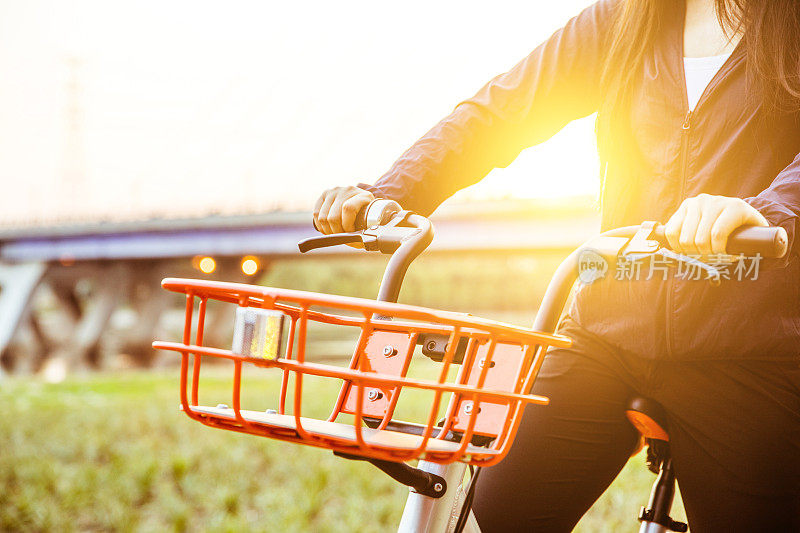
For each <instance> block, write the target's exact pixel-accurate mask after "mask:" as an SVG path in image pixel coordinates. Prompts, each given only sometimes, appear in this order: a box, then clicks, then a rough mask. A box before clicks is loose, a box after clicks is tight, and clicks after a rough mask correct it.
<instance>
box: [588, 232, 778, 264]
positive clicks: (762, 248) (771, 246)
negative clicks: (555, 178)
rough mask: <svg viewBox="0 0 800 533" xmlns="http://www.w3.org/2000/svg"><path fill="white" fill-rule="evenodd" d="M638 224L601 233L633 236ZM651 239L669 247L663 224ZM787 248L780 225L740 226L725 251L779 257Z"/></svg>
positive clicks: (608, 235) (611, 235)
mask: <svg viewBox="0 0 800 533" xmlns="http://www.w3.org/2000/svg"><path fill="white" fill-rule="evenodd" d="M639 228H640V226H627V227H622V228H617V229H613V230H610V231H607V232H605V233H603V235H604V236H606V237H633V236H634V235H635V234H636V232H637V231H638V230H639ZM651 238H652V239H654V240H656V241H658V242H659V243H660V244H661V245H663V246H666V247H667V248H669V241H667V237H666V235H665V226H664V225H663V224H656V225H655V227H654V228H653V234H652V236H651ZM788 248H789V237H788V235H787V233H786V230H785V229H783V228H781V227H763V226H742V227H740V228H737V229H735V230H734V231H733V233H731V235H730V236H729V237H728V244H727V252H728V253H729V254H731V255H739V254H745V255H755V254H760V255H761V256H762V257H764V258H768V259H780V258H781V257H783V256H784V255H786V252H787V250H788Z"/></svg>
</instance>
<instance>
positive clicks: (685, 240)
mask: <svg viewBox="0 0 800 533" xmlns="http://www.w3.org/2000/svg"><path fill="white" fill-rule="evenodd" d="M740 226H769V222H767V219H765V218H764V215H762V214H761V213H760V212H759V211H758V210H757V209H756V208H754V207H753V206H751V205H750V204H748V203H747V202H745V201H744V200H742V199H741V198H730V197H728V196H713V195H711V194H701V195H698V196H695V197H694V198H687V199H686V200H684V201H683V203H682V204H681V206H680V207H679V208H678V210H677V211H676V212H675V214H674V215H672V217H671V218H670V219H669V222H667V225H666V227H665V233H666V236H667V240H668V241H669V245H670V246H671V247H672V249H674V250H675V251H676V252H679V253H682V254H687V255H698V254H699V255H709V254H712V253H713V254H724V253H726V252H725V246H726V245H727V243H728V237H729V236H730V234H731V233H732V232H733V230H735V229H736V228H738V227H740Z"/></svg>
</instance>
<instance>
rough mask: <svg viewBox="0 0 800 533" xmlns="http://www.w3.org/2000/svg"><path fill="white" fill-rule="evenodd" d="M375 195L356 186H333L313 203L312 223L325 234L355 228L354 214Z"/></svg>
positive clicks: (353, 229)
mask: <svg viewBox="0 0 800 533" xmlns="http://www.w3.org/2000/svg"><path fill="white" fill-rule="evenodd" d="M374 199H375V197H374V196H373V195H372V193H371V192H369V191H365V190H364V189H359V188H358V187H353V186H348V187H334V188H333V189H328V190H327V191H325V192H323V193H322V195H320V197H319V199H317V203H316V204H314V224H316V226H317V229H318V230H319V231H321V232H322V233H325V234H326V235H329V234H331V233H342V232H345V231H355V230H356V216H357V215H358V212H359V211H361V209H362V208H364V207H366V206H367V205H369V203H370V202H372V201H373V200H374Z"/></svg>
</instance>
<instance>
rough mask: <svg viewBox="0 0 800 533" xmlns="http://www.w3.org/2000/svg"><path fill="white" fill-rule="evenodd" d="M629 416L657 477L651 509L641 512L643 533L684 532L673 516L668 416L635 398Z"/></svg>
mask: <svg viewBox="0 0 800 533" xmlns="http://www.w3.org/2000/svg"><path fill="white" fill-rule="evenodd" d="M626 415H627V416H628V419H629V420H630V421H631V423H632V424H633V425H634V427H636V429H637V430H638V431H639V433H640V434H641V435H642V437H643V438H644V439H645V443H646V444H647V466H648V467H649V468H650V470H651V471H652V472H654V473H656V474H657V476H656V481H655V483H653V489H652V491H650V499H649V500H648V502H647V507H642V508H641V510H640V511H639V521H640V522H641V523H642V525H641V526H640V528H639V533H666V532H667V531H678V532H684V531H687V530H688V526H687V525H686V524H684V523H683V522H678V521H677V520H673V519H672V517H670V511H671V509H672V502H673V500H674V499H675V469H674V468H673V466H672V456H671V454H670V449H669V434H668V433H667V424H666V413H665V412H664V409H663V407H661V405H659V404H658V403H657V402H655V401H653V400H651V399H649V398H633V399H632V400H631V401H630V403H629V404H628V409H627V411H626Z"/></svg>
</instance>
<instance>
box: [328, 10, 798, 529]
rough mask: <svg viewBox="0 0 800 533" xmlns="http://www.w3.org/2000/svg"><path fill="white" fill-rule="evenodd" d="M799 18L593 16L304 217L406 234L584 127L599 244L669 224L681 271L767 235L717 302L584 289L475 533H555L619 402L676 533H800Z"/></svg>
mask: <svg viewBox="0 0 800 533" xmlns="http://www.w3.org/2000/svg"><path fill="white" fill-rule="evenodd" d="M799 110H800V2H796V1H795V0H686V1H685V2H683V1H679V0H604V1H601V2H598V3H596V4H594V5H592V6H590V7H589V8H587V9H586V10H585V11H583V12H582V13H581V14H580V15H578V16H577V17H576V18H574V19H573V20H571V21H570V22H569V23H568V24H567V25H566V26H565V27H564V28H563V29H561V30H559V31H558V32H556V33H555V34H554V35H553V36H552V37H551V38H550V39H549V40H547V41H546V42H545V43H544V44H542V45H541V46H539V47H538V48H537V49H536V50H534V51H533V52H532V53H531V54H530V55H529V56H528V57H527V58H525V59H524V60H523V61H522V62H520V63H519V64H518V65H517V66H515V67H514V68H513V69H512V70H511V71H509V72H507V73H505V74H502V75H500V76H498V77H496V78H495V79H493V80H492V81H491V82H489V83H488V84H487V85H486V86H485V87H483V88H482V89H481V90H480V91H479V92H478V94H476V95H475V96H474V97H473V98H470V99H469V100H466V101H464V102H462V103H460V104H459V105H458V106H457V107H456V108H455V110H454V112H453V113H452V114H451V115H450V116H448V117H447V118H445V119H444V120H442V121H441V122H440V123H439V124H437V125H436V126H435V127H434V128H433V129H432V130H431V131H430V132H428V133H427V134H426V135H425V136H424V137H422V138H421V139H420V140H419V141H417V143H416V144H414V146H412V147H411V148H410V149H409V150H408V151H407V152H406V153H405V154H403V156H402V157H401V158H400V159H399V160H398V161H397V162H396V163H395V164H394V166H393V167H392V168H391V170H389V172H388V173H387V174H385V175H384V176H383V177H381V178H380V179H379V180H378V181H377V183H376V184H375V185H360V186H359V187H340V188H335V189H331V190H329V191H326V192H325V193H324V194H323V195H322V196H321V197H320V199H319V200H318V202H317V205H316V207H315V209H314V217H315V220H316V223H317V225H318V227H320V228H322V230H323V231H325V232H326V233H329V232H338V231H342V230H345V231H347V230H352V229H353V223H354V219H355V214H356V213H357V212H358V210H359V209H360V208H361V207H362V206H364V205H366V204H367V203H368V202H369V201H370V200H372V199H373V197H375V196H378V197H386V198H392V199H394V200H397V201H398V202H399V203H400V204H401V205H403V206H404V207H405V208H407V209H412V210H414V211H417V212H419V213H422V214H429V213H431V212H432V211H433V210H434V209H435V208H436V206H438V205H439V203H441V202H442V201H443V200H445V199H446V198H447V197H449V196H450V195H451V194H452V193H454V192H455V191H456V190H458V189H460V188H463V187H466V186H468V185H470V184H472V183H475V182H476V181H478V180H480V179H481V178H483V176H485V175H486V174H487V173H488V172H489V171H490V170H491V169H492V168H494V167H500V166H505V165H507V164H509V163H510V162H511V161H512V160H513V159H514V158H515V157H516V156H517V155H518V154H519V152H520V151H521V150H523V149H524V148H526V147H528V146H531V145H534V144H537V143H540V142H542V141H544V140H546V139H548V138H549V137H550V136H552V135H553V134H555V133H556V132H557V131H558V130H559V129H561V128H562V127H563V126H564V125H565V124H567V123H568V122H569V121H571V120H574V119H576V118H579V117H584V116H586V115H589V114H591V113H594V112H598V119H597V133H598V146H599V149H600V156H601V162H602V168H603V189H602V198H603V201H602V225H603V229H610V228H613V227H617V226H627V225H633V224H638V223H640V222H642V221H644V220H661V221H663V222H668V238H669V241H670V244H671V245H672V246H673V247H674V248H675V249H676V250H678V251H682V252H684V253H689V254H695V253H703V254H709V253H718V252H724V250H725V243H726V240H727V238H728V236H729V235H730V233H731V232H732V231H733V230H734V229H735V228H737V227H738V226H740V225H745V224H757V225H767V224H770V225H780V226H783V227H784V228H785V229H786V230H787V232H788V233H789V236H790V242H791V247H790V252H789V254H788V256H787V257H786V258H785V259H784V260H781V261H777V262H773V263H772V264H768V262H766V261H765V262H763V263H762V265H761V266H762V268H761V271H760V272H759V275H758V277H757V280H742V281H738V280H736V279H732V280H730V281H724V282H723V283H722V285H721V286H719V287H712V286H710V285H709V284H707V283H703V282H698V281H689V280H684V279H678V278H671V279H669V280H667V281H666V282H665V281H663V280H661V279H660V276H655V278H658V279H652V280H650V281H647V280H639V281H630V282H623V281H618V280H614V279H605V280H602V281H599V282H595V283H593V284H591V285H586V286H582V287H581V288H580V290H579V291H578V293H577V295H576V298H575V301H574V302H573V304H572V307H571V310H570V313H569V316H568V317H567V318H566V319H565V320H564V322H563V323H562V325H561V327H560V330H559V331H560V332H561V333H563V334H565V335H568V336H569V337H571V338H572V339H573V340H574V346H573V348H571V349H569V350H554V351H552V352H551V353H549V354H548V356H547V358H546V360H545V363H544V366H543V368H542V371H541V373H540V377H539V379H538V381H537V383H536V386H535V388H534V392H535V393H537V394H543V395H546V396H549V397H550V398H551V404H550V405H549V406H548V407H546V408H541V409H528V410H527V412H526V415H525V418H524V420H523V423H522V427H521V429H520V432H519V434H518V437H517V440H516V442H515V445H514V447H513V449H512V451H511V453H510V454H509V456H508V457H507V458H506V459H505V460H504V461H503V462H502V463H500V464H499V465H498V466H496V467H493V468H489V469H487V470H486V471H485V472H484V473H483V475H482V477H481V480H480V482H479V484H478V492H477V495H476V501H475V505H474V508H475V512H476V516H477V518H478V522H479V523H480V525H481V527H482V528H483V530H484V531H526V530H532V531H568V530H570V529H571V528H572V527H573V526H574V525H575V524H576V523H577V521H578V520H579V519H580V517H581V516H582V515H583V513H584V512H585V511H586V510H587V509H588V508H589V507H590V506H591V504H592V503H593V502H594V501H595V500H596V499H597V498H598V497H599V496H600V494H601V493H602V492H603V491H604V490H605V488H606V487H607V486H608V485H609V483H610V482H611V481H612V480H613V479H614V477H615V476H616V475H617V473H618V472H619V471H620V469H621V468H622V466H623V465H624V464H625V462H626V460H627V459H628V456H629V454H630V452H631V450H632V449H633V447H634V445H635V442H636V433H635V431H634V430H633V428H632V427H631V425H630V424H629V423H628V422H627V420H626V419H625V416H624V409H625V405H626V402H627V400H628V399H629V398H630V397H631V396H633V395H636V394H641V395H645V396H649V397H652V398H654V399H655V400H657V401H659V402H660V403H661V404H662V405H663V406H664V407H665V408H666V410H667V413H668V417H669V420H668V422H669V429H670V439H671V447H672V452H673V457H674V462H675V467H676V472H677V476H678V483H679V486H680V489H681V492H682V495H683V499H684V503H685V506H686V511H687V514H688V517H689V522H690V526H691V527H692V530H693V531H699V532H703V531H800V365H799V363H800V259H799V258H798V250H800V248H799V247H798V246H797V245H796V244H794V236H795V232H796V230H797V229H798V223H797V220H798V217H799V216H800V157H798V158H797V159H795V157H796V156H797V155H798V152H800V123H799V122H798V119H799V118H800V113H799V112H798V111H799Z"/></svg>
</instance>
